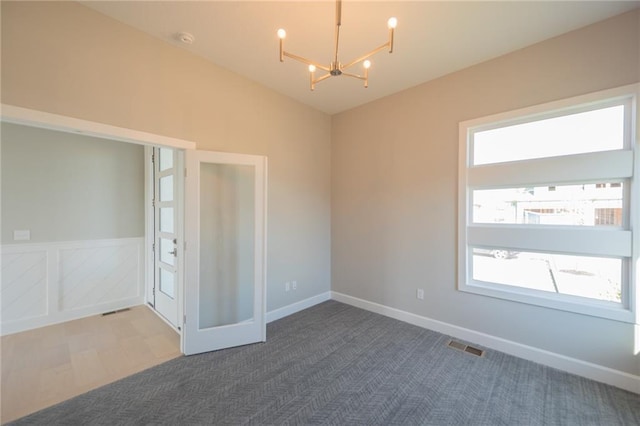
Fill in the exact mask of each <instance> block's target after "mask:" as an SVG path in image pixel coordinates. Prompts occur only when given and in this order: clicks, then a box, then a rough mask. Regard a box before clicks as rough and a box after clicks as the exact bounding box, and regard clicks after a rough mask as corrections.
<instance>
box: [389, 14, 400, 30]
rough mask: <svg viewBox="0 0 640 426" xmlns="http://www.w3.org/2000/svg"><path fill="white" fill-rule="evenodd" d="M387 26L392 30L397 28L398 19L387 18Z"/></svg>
mask: <svg viewBox="0 0 640 426" xmlns="http://www.w3.org/2000/svg"><path fill="white" fill-rule="evenodd" d="M387 26H388V27H389V28H392V29H393V28H395V27H397V26H398V19H397V18H395V17H391V18H389V20H388V21H387Z"/></svg>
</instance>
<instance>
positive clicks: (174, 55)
mask: <svg viewBox="0 0 640 426" xmlns="http://www.w3.org/2000/svg"><path fill="white" fill-rule="evenodd" d="M1 6H2V98H1V100H2V102H3V103H6V104H12V105H17V106H21V107H26V108H31V109H36V110H42V111H47V112H51V113H55V114H61V115H67V116H71V117H77V118H81V119H85V120H91V121H97V122H101V123H107V124H110V125H115V126H120V127H126V128H132V129H135V130H141V131H146V132H151V133H156V134H160V135H165V136H172V137H177V138H182V139H187V140H192V141H195V142H196V144H197V147H198V149H205V150H216V151H229V152H239V153H250V154H258V155H266V156H267V157H268V158H269V187H268V191H269V207H268V234H269V237H268V247H267V256H268V265H269V268H268V275H267V309H268V310H273V309H276V308H279V307H281V306H285V305H288V304H290V303H293V302H295V301H298V300H303V299H305V298H308V297H310V296H313V295H316V294H319V293H322V292H325V291H328V290H329V286H330V281H329V280H330V252H329V250H330V177H329V173H330V163H329V161H330V137H331V118H330V117H329V116H327V115H326V114H323V113H320V112H318V111H316V110H314V109H312V108H309V107H306V106H304V105H301V104H299V103H297V102H294V101H292V100H291V99H289V98H287V97H284V96H282V95H279V94H276V93H275V92H273V91H271V90H269V89H266V88H264V87H263V86H260V85H258V84H257V83H254V82H252V81H249V80H247V79H244V78H242V77H240V76H238V75H236V74H233V73H230V72H228V71H226V70H224V69H222V68H220V67H217V66H215V65H213V64H211V63H209V62H207V61H205V60H204V59H200V58H198V57H196V56H194V55H192V54H190V53H188V52H186V51H184V50H182V49H180V48H178V47H175V46H172V45H171V44H169V43H166V42H163V41H160V40H158V39H155V38H152V37H150V36H148V35H146V34H143V33H141V32H139V31H136V30H134V29H132V28H130V27H127V26H125V25H123V24H121V23H119V22H117V21H115V20H112V19H110V18H107V17H105V16H103V15H101V14H99V13H97V12H95V11H93V10H91V9H88V8H86V7H84V6H82V5H80V4H77V3H72V2H2V4H1ZM290 280H296V281H298V290H296V291H295V292H293V291H290V292H287V293H285V291H284V282H285V281H290Z"/></svg>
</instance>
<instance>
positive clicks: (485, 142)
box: [473, 105, 624, 166]
mask: <svg viewBox="0 0 640 426" xmlns="http://www.w3.org/2000/svg"><path fill="white" fill-rule="evenodd" d="M623 147H624V105H617V106H613V107H608V108H601V109H597V110H594V111H586V112H581V113H577V114H570V115H563V116H561V117H555V118H548V119H544V120H538V121H530V122H527V123H523V124H515V125H512V126H506V127H500V128H498V129H491V130H484V131H478V132H474V133H473V164H474V165H476V166H477V165H480V164H492V163H503V162H505V161H518V160H530V159H533V158H544V157H555V156H559V155H571V154H581V153H586V152H599V151H609V150H614V149H622V148H623Z"/></svg>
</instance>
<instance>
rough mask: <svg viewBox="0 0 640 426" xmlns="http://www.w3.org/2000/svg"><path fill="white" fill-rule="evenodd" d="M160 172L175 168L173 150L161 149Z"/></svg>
mask: <svg viewBox="0 0 640 426" xmlns="http://www.w3.org/2000/svg"><path fill="white" fill-rule="evenodd" d="M159 151H160V153H159V157H160V171H163V170H167V169H170V168H172V167H173V150H172V149H169V148H160V150H159Z"/></svg>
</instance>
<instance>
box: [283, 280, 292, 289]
mask: <svg viewBox="0 0 640 426" xmlns="http://www.w3.org/2000/svg"><path fill="white" fill-rule="evenodd" d="M290 286H291V284H290V283H289V281H287V282H286V283H284V291H289V290H290Z"/></svg>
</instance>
